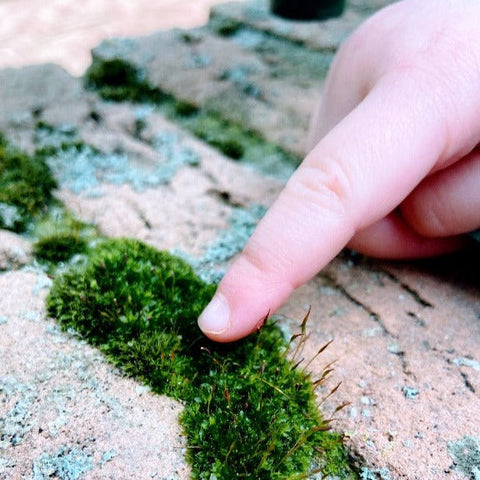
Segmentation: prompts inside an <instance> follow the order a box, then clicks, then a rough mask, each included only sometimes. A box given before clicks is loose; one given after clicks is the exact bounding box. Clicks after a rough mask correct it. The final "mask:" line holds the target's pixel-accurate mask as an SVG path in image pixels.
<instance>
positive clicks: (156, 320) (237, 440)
mask: <svg viewBox="0 0 480 480" xmlns="http://www.w3.org/2000/svg"><path fill="white" fill-rule="evenodd" d="M213 289H214V287H213V286H211V285H207V284H205V283H204V282H203V281H201V280H200V279H199V278H198V277H197V276H196V275H195V274H194V272H193V270H192V269H191V268H190V267H189V266H188V265H187V264H186V263H185V262H183V261H182V260H180V259H179V258H177V257H174V256H171V255H170V254H168V253H166V252H160V251H157V250H155V249H153V248H151V247H148V246H146V245H145V244H142V243H141V242H139V241H136V240H126V239H117V240H107V241H104V242H102V243H101V244H99V245H98V246H97V247H95V248H94V249H93V250H92V251H91V252H90V253H89V256H88V261H87V263H86V264H85V265H84V266H82V267H74V268H73V269H72V270H71V271H69V272H66V273H64V274H62V275H61V276H59V277H58V278H56V280H55V282H54V285H53V288H52V290H51V293H50V296H49V298H48V302H47V303H48V311H49V314H50V315H51V316H53V317H55V318H57V319H58V321H59V322H60V323H61V324H62V326H63V327H64V328H74V329H76V330H77V331H79V332H80V333H81V334H82V335H83V336H84V337H85V338H86V339H88V340H89V341H90V342H91V343H93V344H94V345H97V346H98V347H99V348H100V349H101V350H102V351H103V352H104V353H105V354H106V355H107V356H108V357H109V358H110V359H111V360H112V361H113V362H114V363H115V364H116V365H118V366H119V367H121V368H122V369H123V370H124V371H125V372H127V373H128V374H130V375H132V376H134V377H136V378H137V379H140V380H142V381H144V382H145V383H147V384H149V385H150V386H151V387H152V389H153V390H154V391H156V392H158V393H162V394H166V395H169V396H171V397H173V398H176V399H179V400H183V401H184V403H185V409H184V411H183V413H182V416H181V421H182V423H183V425H184V428H185V431H186V435H187V438H188V452H187V456H188V458H189V460H190V461H191V463H192V470H193V473H192V475H193V478H196V479H213V478H216V479H218V480H221V479H225V480H227V479H231V478H244V479H252V480H253V479H255V480H262V479H265V480H266V479H269V480H270V479H287V478H291V479H293V478H308V472H309V471H312V470H315V469H319V470H321V471H322V472H324V473H329V474H333V475H339V476H340V477H343V478H345V477H349V478H353V475H354V474H353V473H352V471H351V470H350V469H349V467H348V464H347V461H346V460H347V459H346V454H345V450H344V448H343V445H342V443H341V440H340V438H339V436H338V435H336V434H332V433H330V432H326V431H325V430H327V429H328V421H325V420H324V419H322V417H321V415H320V413H319V411H318V408H317V405H316V402H315V394H314V390H315V388H314V386H313V383H312V382H311V380H310V378H309V376H308V374H306V373H305V372H303V371H302V370H300V369H298V368H294V367H293V365H292V362H291V361H289V360H288V358H287V353H288V346H287V344H286V342H285V340H284V339H283V337H282V334H281V332H280V329H279V328H278V327H276V326H275V325H274V324H271V323H267V325H266V326H265V327H264V328H263V329H262V330H261V332H260V333H259V334H257V335H255V336H252V337H251V338H249V339H247V340H245V341H242V342H238V343H235V344H230V345H219V344H214V343H212V342H210V341H208V340H207V339H205V338H204V337H203V336H202V335H200V333H199V330H198V328H197V325H196V319H197V317H198V315H199V313H200V312H201V310H202V309H203V307H204V306H205V305H206V303H207V302H208V300H209V299H210V298H211V295H212V293H213ZM319 452H321V453H319Z"/></svg>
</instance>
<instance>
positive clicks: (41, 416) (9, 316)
mask: <svg viewBox="0 0 480 480" xmlns="http://www.w3.org/2000/svg"><path fill="white" fill-rule="evenodd" d="M50 284H51V280H50V279H49V278H48V277H47V276H46V275H45V274H43V273H41V272H35V271H21V272H20V271H18V272H9V273H4V274H2V275H0V312H1V316H0V336H1V342H2V352H3V353H2V362H1V364H0V430H1V433H2V437H1V438H2V441H1V442H0V478H2V479H19V478H28V479H33V480H40V479H44V478H52V477H54V478H63V479H67V478H70V479H72V478H80V477H81V478H83V479H94V478H104V479H109V478H111V479H113V478H115V479H125V480H126V479H131V478H158V479H165V480H166V479H186V478H188V468H187V467H186V465H185V463H184V461H183V452H184V448H185V441H184V438H183V437H182V435H181V431H180V428H179V426H178V420H177V417H178V414H179V412H180V409H181V406H180V405H179V404H178V403H176V402H174V401H172V400H170V399H167V398H164V397H158V396H155V395H152V394H151V393H149V391H148V389H146V388H145V387H141V386H139V385H138V384H137V383H135V382H134V381H132V380H129V379H125V378H122V377H121V376H120V375H119V373H118V372H117V371H115V370H113V369H112V368H111V367H110V366H109V365H108V364H107V363H106V362H105V360H104V359H103V357H102V356H101V355H100V354H99V353H98V351H96V350H95V349H93V348H91V347H89V346H88V345H86V344H85V343H83V342H81V341H79V340H77V339H76V338H75V337H74V336H70V335H68V334H64V333H61V332H60V331H59V328H58V326H57V325H55V324H54V323H53V322H51V321H47V320H45V309H44V299H45V295H46V294H47V292H48V288H49V286H50Z"/></svg>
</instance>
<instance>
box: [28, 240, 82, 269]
mask: <svg viewBox="0 0 480 480" xmlns="http://www.w3.org/2000/svg"><path fill="white" fill-rule="evenodd" d="M87 246H88V243H87V240H86V239H84V238H81V237H79V236H78V235H75V234H71V233H59V234H54V235H52V236H50V237H45V238H42V239H40V240H39V241H38V242H35V244H34V246H33V254H34V255H35V257H37V258H38V259H40V260H44V261H47V262H54V263H58V262H66V261H67V260H69V259H70V258H71V257H73V255H75V254H79V253H85V252H86V250H87Z"/></svg>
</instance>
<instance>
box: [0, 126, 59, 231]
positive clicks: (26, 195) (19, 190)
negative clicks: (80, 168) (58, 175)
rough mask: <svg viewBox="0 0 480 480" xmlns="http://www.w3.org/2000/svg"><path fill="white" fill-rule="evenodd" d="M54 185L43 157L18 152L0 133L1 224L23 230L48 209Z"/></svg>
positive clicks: (4, 226)
mask: <svg viewBox="0 0 480 480" xmlns="http://www.w3.org/2000/svg"><path fill="white" fill-rule="evenodd" d="M56 186H57V184H56V181H55V179H54V177H53V175H52V173H51V171H50V169H49V167H48V165H47V164H46V162H45V160H44V159H43V158H42V157H40V156H37V155H33V156H30V155H27V154H26V153H24V152H21V151H20V150H18V149H16V148H14V147H12V146H11V145H9V144H8V143H7V141H6V140H5V139H4V138H3V136H1V134H0V228H4V229H7V230H12V231H14V232H23V231H25V230H26V228H27V227H28V225H29V223H30V222H31V221H32V220H33V219H34V218H35V217H36V216H38V215H40V214H41V213H42V212H44V211H45V210H46V209H47V207H48V205H49V204H50V202H51V200H52V191H53V190H54V189H55V188H56Z"/></svg>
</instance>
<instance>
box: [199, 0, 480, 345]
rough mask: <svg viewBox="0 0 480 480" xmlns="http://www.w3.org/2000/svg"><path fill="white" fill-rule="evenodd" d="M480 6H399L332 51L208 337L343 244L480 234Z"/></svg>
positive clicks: (255, 311)
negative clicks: (315, 99)
mask: <svg viewBox="0 0 480 480" xmlns="http://www.w3.org/2000/svg"><path fill="white" fill-rule="evenodd" d="M479 45H480V2H479V1H478V0H462V1H459V0H405V1H402V2H399V3H396V4H393V5H391V6H389V7H387V8H385V9H383V10H381V11H380V12H379V13H377V14H376V15H374V16H373V17H372V18H370V19H369V20H367V21H366V22H365V23H364V24H363V25H362V26H361V27H360V28H359V29H358V30H357V31H356V32H354V34H353V35H352V36H351V37H350V38H349V39H348V40H347V41H346V42H345V43H344V44H343V46H342V47H341V48H340V49H339V52H338V53H337V55H336V58H335V61H334V63H333V65H332V67H331V70H330V72H329V75H328V77H327V81H326V85H325V89H324V93H323V99H322V102H321V104H320V107H319V108H318V110H317V112H316V113H315V115H314V118H313V122H312V127H311V133H310V136H309V152H310V153H308V155H307V156H306V158H305V159H304V161H303V162H302V164H301V165H300V167H299V168H298V170H297V171H296V172H295V173H294V174H293V176H292V177H291V178H290V180H289V181H288V183H287V184H286V186H285V188H284V190H283V191H282V192H281V194H280V195H279V197H278V199H277V200H276V201H275V202H274V204H273V205H272V206H271V208H270V209H269V210H268V212H267V214H266V215H265V217H264V218H263V219H262V220H261V221H260V223H259V224H258V227H257V229H256V230H255V232H254V233H253V235H252V237H251V238H250V240H249V242H248V244H247V245H246V247H245V249H244V251H243V252H242V254H241V255H240V256H239V257H238V259H237V260H236V261H235V262H234V263H233V264H232V266H231V267H230V269H229V270H228V272H227V273H226V275H225V276H224V278H223V279H222V281H221V282H220V284H219V286H218V289H217V293H216V294H215V296H214V298H213V299H212V301H211V302H210V304H209V305H208V306H207V308H206V309H205V311H204V312H203V313H202V315H201V316H200V318H199V326H200V328H201V329H202V330H203V332H204V333H205V334H206V335H207V336H208V337H210V338H211V339H213V340H216V341H219V342H230V341H234V340H238V339H240V338H242V337H244V336H246V335H248V334H250V333H252V332H253V331H255V330H256V329H257V328H258V327H259V326H261V324H262V322H263V320H264V318H265V316H266V315H267V314H268V313H273V312H275V311H276V310H277V309H278V308H279V307H280V306H281V305H282V304H283V303H284V302H285V301H286V299H287V298H288V297H289V295H290V294H291V293H292V292H293V290H295V289H296V288H297V287H299V286H300V285H302V284H304V283H306V282H307V281H309V280H310V279H311V278H312V277H313V276H315V275H316V274H317V273H318V272H319V271H320V270H321V269H322V268H323V267H324V266H325V265H326V264H327V263H329V262H330V261H331V260H332V259H333V258H334V257H335V256H336V255H337V254H338V253H339V252H340V251H341V250H342V249H343V248H344V247H345V246H348V247H350V248H352V249H354V250H356V251H358V252H361V253H364V254H367V255H370V256H373V257H379V258H389V259H411V258H419V257H428V256H435V255H440V254H444V253H448V252H451V251H454V250H457V249H459V248H462V247H463V246H464V245H465V236H464V234H465V233H467V232H470V231H472V230H475V229H477V228H479V227H480V147H479V143H480V48H479Z"/></svg>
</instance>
